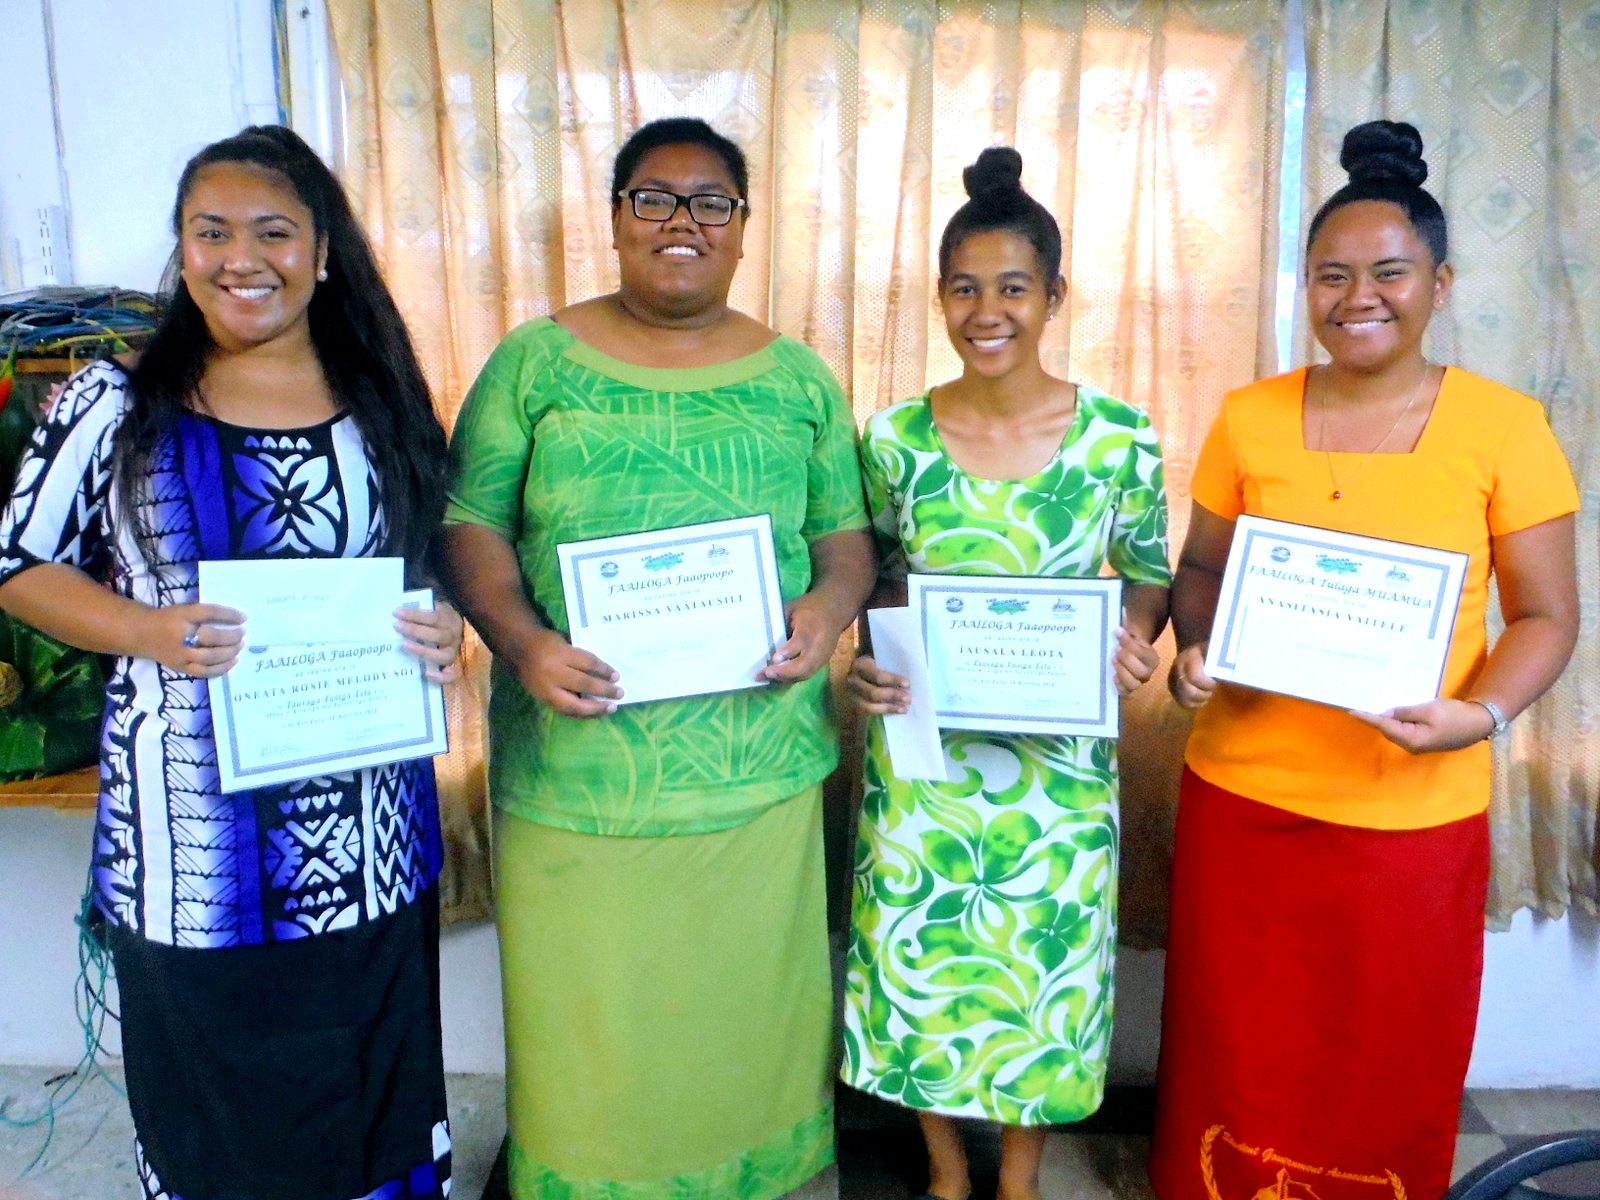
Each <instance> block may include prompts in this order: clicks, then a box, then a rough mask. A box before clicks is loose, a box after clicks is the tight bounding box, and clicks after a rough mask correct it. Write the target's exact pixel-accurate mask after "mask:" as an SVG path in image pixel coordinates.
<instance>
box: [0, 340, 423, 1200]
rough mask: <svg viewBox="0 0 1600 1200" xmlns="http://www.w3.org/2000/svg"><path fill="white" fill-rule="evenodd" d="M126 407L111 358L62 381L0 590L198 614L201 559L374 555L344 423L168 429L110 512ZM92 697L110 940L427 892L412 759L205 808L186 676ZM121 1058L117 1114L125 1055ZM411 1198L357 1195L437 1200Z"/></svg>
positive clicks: (173, 943)
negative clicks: (80, 589)
mask: <svg viewBox="0 0 1600 1200" xmlns="http://www.w3.org/2000/svg"><path fill="white" fill-rule="evenodd" d="M128 405H129V395H128V390H127V377H126V375H125V374H124V373H123V371H122V370H121V368H119V367H117V366H116V365H115V364H113V363H96V364H94V365H93V366H90V367H88V368H85V369H84V370H83V371H80V372H79V373H78V374H77V375H76V376H75V377H74V378H73V379H72V381H71V382H70V383H69V384H68V386H67V388H66V390H65V391H64V392H63V394H62V396H61V398H60V399H59V400H58V401H57V403H56V405H55V407H54V409H53V410H52V412H51V414H50V416H49V418H48V419H47V421H46V422H45V424H44V425H42V426H41V427H40V429H39V430H38V432H37V433H36V434H35V437H34V440H33V444H32V446H31V447H30V449H29V451H28V452H27V454H26V455H25V456H24V458H23V460H22V463H21V464H20V466H19V468H18V476H17V481H16V484H15V488H14V491H13V494H12V497H11V500H10V503H9V504H8V505H7V507H6V509H5V512H4V516H3V517H0V583H4V582H5V581H6V580H9V579H11V578H12V577H14V576H15V575H17V574H18V573H19V572H22V571H25V570H27V569H28V568H30V567H33V566H36V565H39V564H42V563H62V564H67V565H70V566H74V567H78V568H80V569H81V570H83V571H85V572H86V573H88V574H89V575H90V576H92V577H94V578H96V579H100V580H104V581H107V582H108V583H109V585H110V586H111V587H112V588H113V589H114V590H115V591H116V592H117V593H118V594H120V595H123V596H127V597H130V598H132V599H134V600H138V601H141V602H143V603H145V604H149V605H153V606H165V605H173V604H185V603H193V602H195V601H196V600H197V599H198V563H199V561H200V560H202V559H271V558H322V557H328V558H334V557H361V556H370V555H373V554H376V553H379V552H380V547H381V545H382V543H383V513H382V510H381V506H380V503H379V488H378V481H377V478H376V476H375V474H374V472H373V470H372V469H371V467H370V465H369V463H368V459H367V455H366V452H365V449H364V446H363V443H362V440H361V436H360V434H359V432H358V431H357V428H356V424H355V421H354V420H353V419H352V418H351V417H349V416H348V415H341V416H337V417H334V418H332V419H330V420H328V421H325V422H323V423H321V424H319V425H315V426H311V427H307V428H304V429H293V430H262V429H249V428H244V427H241V426H236V425H229V424H225V423H223V422H220V421H215V420H212V419H210V418H207V417H204V416H199V415H194V414H185V415H184V416H183V417H182V418H181V420H180V427H179V430H178V432H177V434H176V435H175V436H170V437H167V438H164V439H163V440H161V441H160V442H159V443H158V444H157V446H156V448H155V450H154V452H153V453H152V456H151V460H150V463H149V469H148V472H147V473H146V476H145V478H144V479H142V480H140V481H139V484H138V486H137V489H136V492H135V500H134V504H133V512H132V513H131V514H124V513H123V512H122V511H121V500H120V497H119V495H118V489H117V488H116V487H115V486H114V485H113V480H112V452H113V438H114V435H115V432H116V429H117V427H118V424H119V422H120V421H121V420H122V418H123V416H124V414H125V412H126V411H127V408H128ZM135 530H138V531H139V536H136V535H135ZM106 690H107V704H106V715H105V721H104V725H103V728H102V735H101V756H100V802H99V813H98V819H97V821H96V827H95V838H94V851H93V885H92V886H93V895H94V902H95V905H96V907H97V908H98V909H99V910H100V912H102V913H103V914H104V915H105V917H106V918H107V919H108V920H109V921H110V922H111V923H112V924H113V925H114V926H117V927H120V929H121V930H122V931H125V932H126V933H129V934H134V935H137V937H138V938H139V939H143V941H144V942H146V943H154V944H156V945H157V946H161V947H174V948H188V949H203V950H222V949H228V948H238V947H250V946H266V945H270V944H273V943H287V942H294V941H302V942H303V941H305V940H306V939H317V938H318V937H319V935H325V934H328V933H330V932H333V931H349V930H356V929H359V928H361V927H363V926H364V925H365V924H367V923H371V922H375V921H378V920H380V919H382V918H384V917H390V916H394V915H395V914H397V913H402V912H403V911H404V910H406V908H407V906H410V905H412V904H413V903H414V902H415V901H417V900H418V899H419V897H422V896H423V894H424V893H425V892H427V891H428V889H429V888H431V887H432V885H433V884H434V882H435V880H436V879H437V877H438V874H439V869H440V865H441V862H442V845H441V838H440V829H439V816H438V803H437V798H436V795H435V790H434V778H433V765H432V762H431V761H430V760H428V759H420V760H415V761H412V762H403V763H396V764H392V765H389V766H383V767H375V768H369V769H367V770H362V771H355V772H347V773H344V774H337V775H328V776H322V777H319V778H313V779H304V780H300V781H298V782H295V783H290V784H286V785H280V786H274V787H268V788H261V789H256V790H253V791H245V792H235V793H232V794H229V795H224V794H223V793H222V792H221V790H220V787H219V775H218V770H217V751H216V744H215V741H214V740H213V736H212V725H211V708H210V701H209V696H208V691H207V685H206V681H205V680H203V679H196V678H193V677H190V676H187V675H183V674H180V673H178V672H175V671H172V670H169V669H167V668H165V667H163V666H161V665H160V664H158V663H156V662H154V661H153V660H150V659H145V658H133V657H129V656H123V657H121V658H119V659H118V660H117V662H116V666H115V669H114V670H113V671H112V673H111V676H110V679H109V682H108V684H107V689H106ZM430 898H431V897H430ZM418 952H419V953H421V951H420V950H419V951H418ZM429 952H430V953H434V952H435V951H432V950H430V951H429ZM217 961H218V965H219V968H221V966H222V964H223V963H224V961H226V960H224V959H218V960H217ZM234 961H237V960H234ZM119 966H120V960H119ZM124 991H127V988H126V987H125V988H124ZM125 999H126V997H125ZM435 1003H436V1000H435ZM434 1022H435V1025H436V1024H437V1018H436V1017H435V1018H434ZM436 1036H437V1034H436V1033H435V1037H436ZM124 1040H125V1042H126V1041H127V1038H126V1037H125V1039H124ZM127 1049H128V1053H129V1055H130V1058H129V1064H130V1099H132V1066H133V1058H132V1057H131V1056H132V1055H134V1054H136V1053H137V1048H136V1047H127ZM440 1087H441V1090H442V1077H441V1080H440ZM139 1118H140V1114H139V1109H138V1105H137V1104H136V1105H135V1120H136V1124H140V1119H139ZM424 1132H426V1133H428V1135H429V1140H430V1141H431V1145H432V1147H433V1151H434V1153H433V1154H432V1158H433V1159H435V1160H439V1162H438V1168H439V1169H438V1170H436V1171H435V1172H434V1174H435V1176H438V1175H440V1174H441V1173H446V1174H444V1177H443V1178H435V1181H434V1186H435V1187H438V1186H441V1185H443V1184H444V1180H445V1179H447V1178H448V1176H447V1171H448V1165H447V1164H448V1146H449V1136H448V1132H447V1130H446V1129H445V1127H444V1125H443V1123H442V1122H441V1123H439V1124H438V1126H437V1128H435V1129H433V1130H431V1131H424ZM139 1133H140V1142H141V1168H142V1169H141V1174H143V1175H144V1176H145V1177H146V1178H145V1186H146V1192H147V1194H148V1195H150V1196H152V1197H161V1196H167V1195H171V1196H173V1198H174V1200H177V1198H176V1193H175V1192H173V1193H169V1192H167V1191H165V1190H163V1188H162V1186H161V1184H160V1183H158V1182H157V1181H156V1180H155V1178H154V1174H153V1172H152V1171H151V1169H150V1168H149V1167H148V1166H147V1165H145V1163H144V1160H145V1158H146V1155H145V1150H146V1149H148V1148H149V1147H150V1145H151V1142H150V1135H149V1133H148V1131H147V1130H146V1129H145V1128H144V1127H143V1125H142V1124H141V1127H140V1130H139ZM285 1149H286V1151H287V1150H288V1148H287V1147H286V1148H285ZM148 1157H152V1158H153V1157H156V1155H149V1156H148ZM424 1165H432V1164H431V1163H428V1164H424ZM163 1174H165V1172H163ZM418 1184H421V1185H424V1186H423V1187H421V1188H419V1187H418V1186H416V1185H418ZM425 1184H426V1181H425V1180H423V1179H422V1178H420V1177H419V1178H417V1179H416V1180H415V1182H414V1183H408V1184H407V1185H406V1186H407V1187H408V1188H410V1190H405V1191H385V1190H383V1189H382V1188H380V1189H379V1191H377V1192H373V1193H372V1194H373V1195H374V1196H377V1195H382V1196H384V1197H388V1196H390V1195H393V1196H395V1197H411V1196H413V1195H415V1196H419V1197H420V1196H425V1195H427V1196H431V1195H435V1194H438V1193H437V1192H435V1191H428V1190H426V1186H425ZM180 1190H181V1189H180Z"/></svg>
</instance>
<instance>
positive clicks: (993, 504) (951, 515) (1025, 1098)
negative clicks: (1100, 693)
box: [843, 147, 1170, 1200]
mask: <svg viewBox="0 0 1600 1200" xmlns="http://www.w3.org/2000/svg"><path fill="white" fill-rule="evenodd" d="M1021 173H1022V159H1021V158H1020V156H1018V154H1017V152H1016V151H1015V150H1012V149H1010V148H1009V147H993V148H991V149H988V150H985V151H984V152H983V154H982V155H980V156H979V158H978V161H977V162H976V163H975V164H974V165H973V166H970V167H968V168H967V170H966V172H965V182H966V185H967V192H968V195H969V196H970V197H971V199H970V200H968V202H967V203H966V204H965V205H963V206H962V207H961V208H960V209H959V210H957V212H956V214H955V215H954V216H953V217H952V218H951V220H950V223H949V225H948V226H947V227H946V229H945V232H944V237H943V239H942V240H941V243H940V247H939V295H940V300H941V304H942V307H943V309H944V315H945V323H946V328H947V330H948V332H949V335H950V341H951V343H952V344H953V345H954V346H955V348H956V351H957V353H959V354H960V356H961V360H962V368H963V369H962V374H961V377H960V378H959V379H956V380H953V381H951V382H949V383H945V384H941V385H939V386H938V387H935V388H933V389H932V390H931V391H929V392H928V394H927V395H925V396H921V397H918V398H916V399H914V400H908V401H906V402H905V403H903V404H897V405H895V406H894V407H892V408H889V409H886V410H884V411H883V412H880V413H878V414H877V415H875V416H874V417H873V418H872V419H871V420H870V421H869V422H868V423H867V428H866V432H865V434H864V436H863V439H862V466H863V474H864V475H865V478H866V482H867V501H868V507H869V508H870V509H871V513H872V518H873V523H874V526H875V528H876V530H877V532H878V536H879V544H880V547H881V549H882V552H883V560H884V570H883V574H882V576H881V579H880V584H879V588H878V591H877V593H876V594H875V595H874V597H873V600H872V601H871V603H872V604H873V605H879V604H887V605H894V604H904V603H905V602H906V601H905V596H906V587H905V582H904V580H905V575H906V572H907V570H910V571H915V572H919V573H948V574H957V575H1032V576H1066V577H1071V576H1094V575H1098V574H1100V573H1101V569H1102V567H1104V566H1106V565H1108V564H1109V566H1110V567H1111V568H1112V570H1114V571H1115V572H1116V573H1117V574H1118V575H1120V576H1121V577H1122V579H1123V581H1124V583H1125V585H1126V586H1125V587H1124V590H1123V606H1124V613H1123V622H1122V628H1121V629H1120V630H1119V631H1118V637H1119V641H1120V646H1119V648H1118V651H1117V654H1116V656H1115V663H1114V671H1115V678H1116V684H1117V687H1118V690H1119V691H1121V692H1123V693H1124V694H1126V693H1128V692H1131V691H1132V690H1133V689H1134V688H1136V687H1138V686H1139V685H1140V684H1142V683H1144V682H1145V681H1146V680H1147V679H1149V678H1150V675H1151V674H1152V672H1153V671H1154V670H1155V667H1156V665H1157V662H1158V659H1157V656H1156V652H1155V650H1154V649H1153V648H1152V647H1151V642H1153V641H1154V640H1155V638H1156V636H1157V635H1158V634H1159V633H1160V632H1161V629H1162V627H1163V626H1164V625H1165V624H1166V617H1167V584H1168V582H1169V580H1170V573H1169V570H1168V565H1167V541H1166V530H1167V522H1166V516H1167V507H1166V496H1165V494H1164V492H1163V490H1162V483H1161V448H1160V446H1159V445H1158V444H1157V442H1156V437H1155V433H1154V431H1153V430H1152V429H1151V427H1150V421H1149V418H1148V417H1146V416H1145V414H1144V413H1143V412H1141V411H1140V410H1139V409H1137V408H1134V407H1133V406H1132V405H1129V404H1126V403H1124V402H1122V401H1120V400H1116V399H1113V398H1112V397H1110V396H1108V395H1106V394H1105V393H1103V392H1100V391H1097V390H1096V389H1094V388H1092V387H1088V386H1085V385H1083V384H1077V385H1074V384H1071V383H1068V382H1067V381H1065V380H1062V379H1056V378H1054V377H1053V376H1051V375H1050V374H1049V373H1048V372H1046V371H1045V369H1044V366H1043V365H1042V364H1041V362H1040V360H1039V338H1040V335H1041V334H1042V333H1043V331H1044V325H1045V322H1046V321H1047V320H1049V319H1050V318H1051V317H1053V316H1054V315H1055V313H1056V310H1057V309H1058V308H1059V307H1060V305H1061V302H1062V299H1063V295H1064V292H1065V282H1064V281H1063V279H1062V278H1061V267H1060V265H1061V234H1060V231H1059V229H1058V228H1057V226H1056V223H1055V220H1054V218H1052V217H1051V216H1050V214H1049V212H1047V211H1046V210H1045V209H1044V208H1043V207H1042V206H1041V205H1040V204H1039V203H1038V202H1037V201H1036V200H1034V199H1033V198H1032V197H1030V196H1029V195H1028V194H1027V193H1026V192H1024V191H1023V190H1022V186H1021ZM850 683H851V686H852V688H853V690H854V691H855V693H856V695H857V697H858V698H859V700H860V701H861V702H862V706H863V707H864V708H865V709H866V710H867V711H868V712H872V713H889V712H903V711H905V709H906V707H907V705H908V704H909V702H910V697H909V694H908V693H907V691H906V690H905V689H906V683H905V681H904V680H902V679H900V678H899V677H897V676H893V675H890V674H888V673H887V672H885V671H883V670H881V669H880V668H879V667H878V666H877V664H876V663H875V662H874V661H873V660H872V658H871V657H870V656H863V657H861V658H859V659H857V660H856V663H855V667H854V670H853V671H852V673H851V677H850ZM941 737H942V740H943V743H944V749H945V754H946V757H947V758H948V759H949V760H951V761H952V762H953V763H955V764H956V765H957V767H958V768H960V770H959V771H958V773H959V775H960V779H959V781H958V782H954V783H938V782H926V781H920V780H919V781H911V780H902V779H897V778H896V777H895V775H894V772H893V766H892V763H891V762H890V759H889V755H888V752H887V749H886V746H885V742H884V737H883V728H882V723H881V722H879V721H874V722H873V723H872V725H871V727H870V729H869V733H868V743H867V758H866V792H865V797H864V801H863V805H862V811H861V836H860V841H859V845H858V850H857V856H856V890H855V906H854V912H853V914H852V930H851V934H852V936H851V942H850V954H849V965H848V974H847V977H846V979H847V981H846V991H845V1061H844V1069H843V1076H844V1080H845V1082H846V1083H849V1084H851V1085H852V1086H854V1087H858V1088H861V1089H863V1090H865V1091H869V1092H872V1093H874V1094H876V1095H879V1096H882V1097H884V1098H885V1099H889V1100H893V1101H895V1102H897V1103H899V1104H903V1105H906V1106H907V1107H909V1108H912V1109H915V1110H916V1111H917V1115H918V1117H919V1119H920V1121H921V1124H922V1129H923V1134H924V1136H925V1137H926V1139H927V1143H928V1162H929V1179H930V1182H929V1186H928V1190H929V1193H930V1194H931V1196H933V1197H936V1198H938V1200H967V1196H968V1194H969V1192H970V1191H971V1184H970V1182H969V1180H968V1177H967V1163H966V1155H965V1152H964V1150H963V1148H962V1144H961V1139H960V1136H959V1133H958V1132H957V1127H956V1125H955V1123H954V1121H953V1120H952V1118H954V1117H982V1118H987V1119H989V1120H993V1121H998V1122H1000V1123H1001V1124H1002V1126H1004V1128H1003V1130H1002V1133H1001V1162H1000V1187H999V1200H1038V1172H1039V1156H1040V1154H1041V1152H1042V1150H1043V1146H1044V1134H1045V1130H1046V1128H1047V1127H1048V1126H1049V1125H1051V1124H1057V1123H1064V1122H1071V1121H1079V1120H1082V1119H1083V1118H1084V1117H1086V1116H1088V1115H1089V1114H1090V1113H1092V1112H1094V1111H1095V1109H1097V1108H1098V1107H1099V1106H1100V1101H1101V1097H1102V1095H1103V1093H1104V1088H1105V1073H1106V1056H1107V1051H1108V1050H1109V1047H1110V1041H1111V1009H1112V967H1113V962H1114V958H1115V951H1116V887H1117V759H1116V744H1115V742H1113V741H1111V740H1109V739H1103V738H1091V737H1056V736H1042V735H1032V734H1026V735H1025V734H1001V733H970V732H962V731H958V730H945V731H943V733H942V735H941Z"/></svg>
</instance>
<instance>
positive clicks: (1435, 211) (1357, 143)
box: [1306, 121, 1450, 267]
mask: <svg viewBox="0 0 1600 1200" xmlns="http://www.w3.org/2000/svg"><path fill="white" fill-rule="evenodd" d="M1339 165H1340V166H1341V167H1343V168H1344V169H1345V171H1346V172H1348V173H1349V175H1350V182H1349V183H1347V184H1345V185H1344V186H1343V187H1342V188H1340V189H1339V190H1338V191H1337V192H1335V193H1334V194H1333V195H1331V196H1329V197H1328V199H1327V200H1326V201H1325V202H1324V203H1323V205H1322V207H1321V208H1319V209H1317V215H1316V216H1314V217H1312V218H1311V227H1310V228H1309V229H1308V230H1307V231H1306V254H1307V256H1308V258H1309V256H1310V253H1311V243H1312V242H1314V241H1316V239H1317V231H1318V230H1320V229H1321V228H1322V223H1323V222H1324V221H1326V220H1327V219H1328V216H1329V214H1330V213H1332V212H1333V211H1334V210H1335V209H1339V208H1343V207H1344V206H1345V205H1347V204H1354V203H1356V201H1358V200H1384V201H1387V202H1388V203H1390V204H1393V205H1395V206H1397V207H1398V208H1399V209H1400V211H1401V212H1403V213H1405V214H1406V220H1408V221H1410V222H1411V228H1413V229H1415V230H1416V231H1417V236H1418V237H1420V238H1421V239H1422V240H1423V241H1425V242H1427V243H1428V249H1429V251H1431V252H1432V254H1433V265H1434V266H1436V267H1437V266H1439V264H1441V263H1442V262H1444V261H1445V259H1446V258H1447V257H1448V256H1449V254H1450V231H1449V227H1448V226H1447V225H1446V223H1445V219H1444V209H1442V208H1440V207H1439V202H1438V201H1437V200H1435V199H1434V198H1433V195H1432V194H1431V193H1430V192H1428V191H1427V189H1425V188H1424V187H1423V186H1422V184H1423V181H1424V180H1426V179H1427V178H1428V164H1427V162H1426V160H1424V159H1423V157H1422V134H1420V133H1418V132H1417V127H1416V126H1415V125H1411V124H1408V123H1407V122H1405V121H1368V122H1366V124H1364V125H1357V126H1356V127H1355V128H1354V129H1352V130H1350V132H1348V133H1347V134H1345V135H1344V142H1343V144H1341V146H1340V147H1339Z"/></svg>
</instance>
